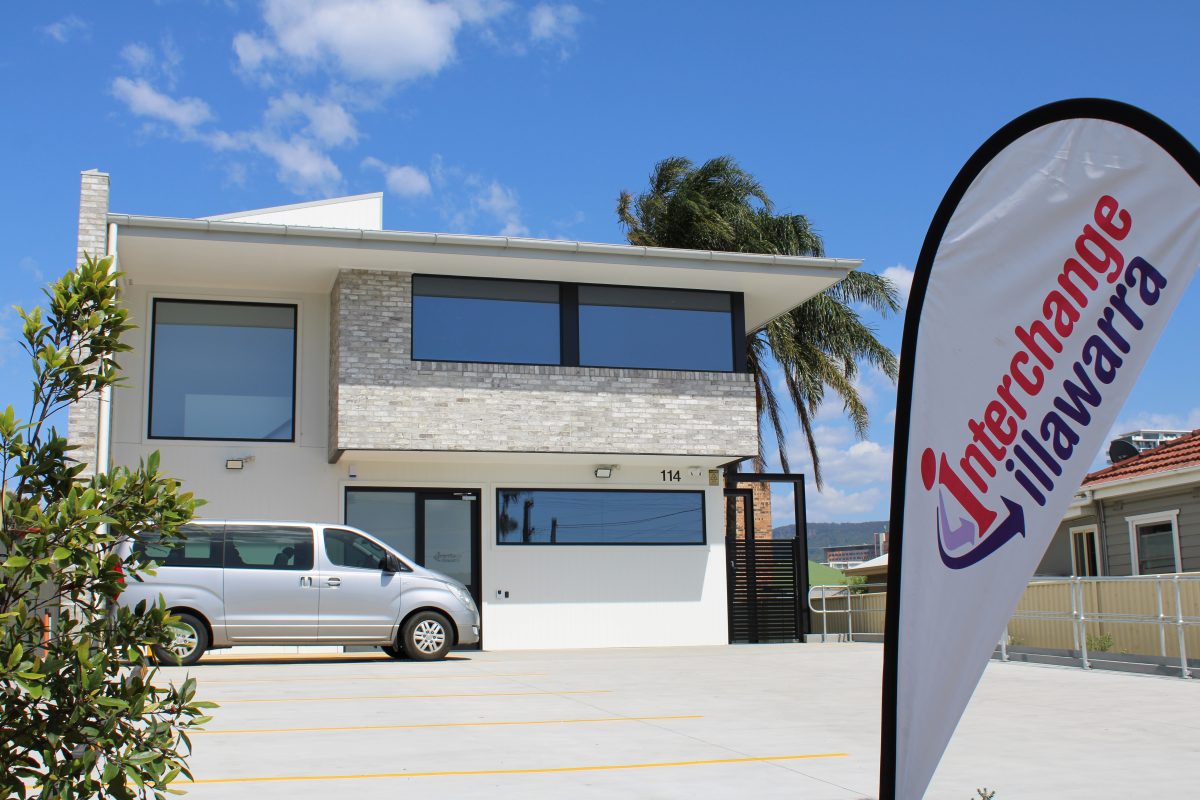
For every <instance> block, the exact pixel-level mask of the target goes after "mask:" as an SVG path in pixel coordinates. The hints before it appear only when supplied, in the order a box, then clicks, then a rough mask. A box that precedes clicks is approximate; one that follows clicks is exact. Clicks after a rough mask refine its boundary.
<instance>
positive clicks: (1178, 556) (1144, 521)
mask: <svg viewBox="0 0 1200 800" xmlns="http://www.w3.org/2000/svg"><path fill="white" fill-rule="evenodd" d="M1164 522H1169V523H1171V544H1172V548H1171V549H1172V551H1173V555H1174V557H1175V565H1174V566H1175V569H1174V570H1172V572H1165V573H1164V572H1160V573H1148V574H1151V575H1171V574H1177V573H1179V572H1182V571H1183V554H1182V552H1181V548H1180V545H1179V509H1178V508H1176V509H1171V510H1169V511H1155V512H1152V513H1150V514H1137V515H1135V516H1132V517H1126V518H1125V523H1126V525H1128V526H1129V574H1130V575H1141V574H1142V569H1141V560H1142V559H1141V554H1140V553H1139V552H1138V529H1139V528H1141V527H1143V526H1145V525H1157V524H1162V523H1164Z"/></svg>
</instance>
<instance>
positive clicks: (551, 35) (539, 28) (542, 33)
mask: <svg viewBox="0 0 1200 800" xmlns="http://www.w3.org/2000/svg"><path fill="white" fill-rule="evenodd" d="M582 20H583V13H582V12H580V10H579V9H578V8H576V7H575V6H573V5H571V4H569V3H564V4H563V5H557V6H556V5H551V4H550V3H539V4H538V5H536V6H534V7H533V8H532V9H531V10H530V11H529V38H530V39H531V40H533V41H535V42H546V41H564V40H568V41H569V40H572V39H574V38H575V28H576V27H577V26H578V25H579V23H580V22H581V21H582Z"/></svg>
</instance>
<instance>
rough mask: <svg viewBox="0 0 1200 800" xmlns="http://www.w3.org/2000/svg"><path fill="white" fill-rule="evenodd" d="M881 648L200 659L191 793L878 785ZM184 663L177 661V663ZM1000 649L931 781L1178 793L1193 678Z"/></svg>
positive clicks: (546, 794)
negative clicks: (1012, 659)
mask: <svg viewBox="0 0 1200 800" xmlns="http://www.w3.org/2000/svg"><path fill="white" fill-rule="evenodd" d="M881 656H882V651H881V649H880V648H879V647H878V646H877V645H864V644H825V645H820V644H808V645H762V646H732V647H711V648H670V649H666V648H663V649H629V650H601V651H554V652H547V651H540V652H521V653H479V652H466V653H456V654H455V655H454V656H453V658H451V659H450V660H448V661H445V662H439V663H433V664H423V663H416V662H409V661H399V662H398V661H392V660H390V659H386V658H380V657H375V656H371V655H366V656H364V655H346V656H337V655H321V656H314V657H311V658H304V657H298V656H291V657H271V656H255V657H254V658H253V659H249V658H239V657H238V656H237V651H233V653H232V654H231V655H228V656H221V657H210V658H209V659H206V660H205V661H202V662H201V663H200V664H199V665H198V666H196V667H192V668H191V669H190V670H187V671H189V672H190V673H191V674H193V675H195V676H196V677H197V678H198V679H199V684H200V690H199V696H200V697H201V698H203V699H209V700H215V701H217V702H218V703H220V704H221V708H219V709H217V710H216V712H215V719H214V720H213V722H212V723H210V725H209V726H208V732H206V733H201V734H198V735H196V736H195V737H194V739H193V741H194V745H195V754H194V756H193V758H192V762H191V763H192V766H193V769H194V772H195V775H196V779H197V783H196V784H195V785H191V786H181V787H180V788H185V789H187V790H188V796H189V797H192V798H197V799H200V798H251V797H253V798H273V797H279V798H284V797H286V798H296V799H297V800H299V799H301V798H328V797H330V796H353V797H356V798H371V797H395V796H425V797H448V798H488V800H507V799H509V798H511V799H513V800H516V799H517V798H520V800H530V799H532V798H612V797H622V798H663V799H664V800H666V799H667V798H686V800H699V799H700V798H730V797H739V796H741V797H746V798H754V799H755V800H759V798H775V797H788V798H861V797H872V796H874V793H875V787H876V781H877V777H876V770H877V763H878V757H879V688H878V685H879V674H880V669H881ZM184 673H185V670H183V669H165V670H163V671H162V673H161V674H162V675H163V676H170V677H171V679H177V678H179V677H181V676H182V675H183V674H184ZM1195 683H1196V682H1194V681H1183V680H1180V679H1171V678H1156V677H1148V676H1137V675H1124V674H1113V673H1084V672H1082V671H1080V670H1071V669H1063V668H1055V667H1040V666H1034V665H1028V664H998V663H994V664H992V665H991V666H990V667H989V668H988V671H987V674H986V675H985V676H984V679H983V681H982V683H981V685H980V688H979V690H978V691H977V693H976V696H975V699H974V700H973V702H972V704H971V706H970V708H969V709H968V711H967V715H966V717H965V718H964V720H963V723H962V725H961V726H960V728H959V732H958V734H957V735H956V738H955V740H954V742H953V743H952V744H951V746H950V749H949V751H948V752H947V755H946V758H945V759H944V761H943V763H942V767H941V769H940V771H939V772H938V775H937V776H936V778H935V780H934V784H933V786H932V787H931V790H930V793H929V795H928V797H931V798H948V799H949V800H972V798H974V796H975V788H976V787H981V786H987V787H990V788H993V789H996V790H997V794H996V800H1027V799H1028V798H1042V797H1044V798H1054V800H1062V798H1071V797H1090V798H1102V797H1114V798H1116V797H1120V798H1131V797H1152V796H1160V797H1167V796H1184V794H1181V792H1184V793H1185V794H1186V792H1188V791H1190V790H1191V789H1192V787H1194V786H1195V782H1196V765H1197V764H1200V744H1198V743H1200V686H1196V685H1193V684H1195Z"/></svg>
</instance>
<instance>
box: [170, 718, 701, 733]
mask: <svg viewBox="0 0 1200 800" xmlns="http://www.w3.org/2000/svg"><path fill="white" fill-rule="evenodd" d="M703 718H704V717H703V715H701V714H677V715H674V716H667V717H599V718H596V719H530V720H515V721H512V722H509V721H503V722H430V723H426V724H423V725H354V726H346V727H336V728H245V729H237V730H222V731H190V732H189V733H188V735H189V736H202V735H208V736H215V735H218V734H226V733H316V732H320V733H329V732H331V731H397V730H411V729H416V728H486V727H498V726H503V725H582V724H585V723H592V722H661V721H666V720H678V719H703Z"/></svg>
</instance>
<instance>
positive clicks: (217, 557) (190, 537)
mask: <svg viewBox="0 0 1200 800" xmlns="http://www.w3.org/2000/svg"><path fill="white" fill-rule="evenodd" d="M180 533H181V534H182V535H183V536H185V537H186V540H185V541H183V542H174V543H172V544H171V545H170V546H168V545H165V544H163V543H162V542H161V541H160V540H159V538H158V537H157V536H153V535H150V536H145V537H143V538H141V539H139V540H138V541H136V542H134V545H133V551H134V552H135V553H138V554H139V555H141V557H142V560H143V561H154V562H155V563H156V564H158V565H159V566H162V567H219V566H221V528H219V527H209V526H206V525H184V526H183V527H182V528H181V529H180Z"/></svg>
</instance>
